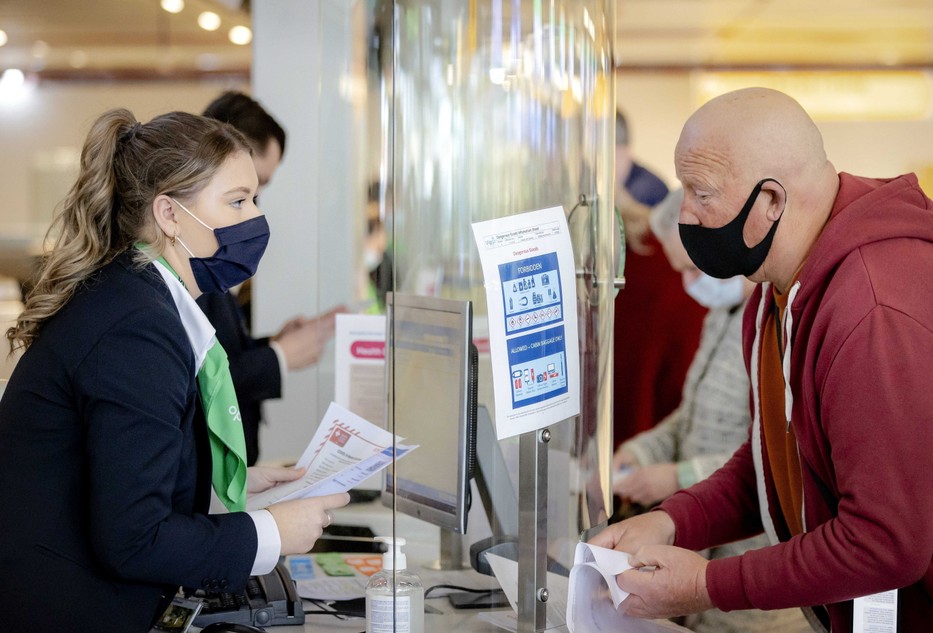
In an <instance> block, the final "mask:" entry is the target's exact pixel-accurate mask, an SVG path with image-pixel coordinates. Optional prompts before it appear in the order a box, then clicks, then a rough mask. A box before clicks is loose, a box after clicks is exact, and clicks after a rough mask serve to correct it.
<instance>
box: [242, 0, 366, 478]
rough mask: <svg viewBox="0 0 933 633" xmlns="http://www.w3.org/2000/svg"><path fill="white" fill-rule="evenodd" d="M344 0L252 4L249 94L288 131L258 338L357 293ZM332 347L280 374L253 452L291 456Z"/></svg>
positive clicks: (356, 175)
mask: <svg viewBox="0 0 933 633" xmlns="http://www.w3.org/2000/svg"><path fill="white" fill-rule="evenodd" d="M359 5H360V3H358V2H347V1H345V0H321V1H320V2H307V1H306V0H253V3H252V11H253V32H254V38H253V95H254V96H255V97H256V98H257V99H258V100H259V101H260V102H262V104H263V105H264V106H265V107H266V108H267V109H268V110H269V111H270V112H271V113H272V114H273V115H274V116H275V117H276V119H278V120H279V121H280V122H281V123H282V125H283V127H285V129H286V131H287V133H288V139H287V141H286V144H287V147H286V150H285V157H284V160H283V162H282V166H281V167H280V168H279V170H278V172H277V173H276V175H275V178H274V179H273V181H272V184H271V185H270V186H269V187H268V189H267V190H266V191H264V192H263V194H262V199H261V204H262V208H263V211H264V212H265V213H266V214H267V216H268V218H269V224H270V226H271V230H272V237H271V240H270V243H269V248H268V250H267V251H266V255H265V256H264V258H263V262H262V265H261V266H260V270H259V274H258V275H257V277H256V281H255V283H254V299H253V316H254V330H255V331H256V332H260V333H262V332H267V333H268V332H274V331H277V329H278V327H279V326H280V325H281V324H282V323H283V322H284V321H285V320H286V319H288V318H290V317H292V316H293V315H296V314H305V315H307V316H311V315H314V314H316V313H318V312H320V311H322V310H325V309H327V308H330V307H332V306H334V305H339V304H341V303H351V302H352V301H353V299H354V296H355V292H356V281H355V279H356V277H355V271H356V253H357V252H358V251H357V249H356V248H355V244H356V243H357V241H358V240H359V239H360V237H361V236H359V235H357V233H358V232H359V231H358V226H359V223H358V222H357V220H356V217H355V216H354V213H353V210H354V209H359V208H360V204H361V200H362V194H363V189H362V185H361V182H362V176H361V173H360V172H361V170H362V167H361V164H362V161H361V160H360V159H359V158H358V157H356V155H355V154H356V152H355V151H354V149H355V148H356V147H357V142H356V140H355V139H356V137H357V134H359V133H361V132H360V131H359V130H358V129H357V128H358V125H357V121H358V114H357V112H356V110H355V109H354V107H353V106H352V103H351V101H350V100H349V98H348V97H349V95H348V92H347V90H346V86H347V80H346V77H349V76H350V75H351V70H352V68H353V58H354V46H353V42H354V40H355V36H354V28H355V26H354V17H353V16H354V14H355V11H356V10H358V9H359ZM332 350H333V346H332V345H331V346H330V347H329V348H328V354H327V355H326V356H325V357H324V358H322V360H321V361H320V362H319V363H318V364H317V365H316V366H314V367H312V368H310V369H306V370H304V371H301V372H295V373H291V374H289V375H288V376H286V378H285V383H284V398H283V399H282V400H278V401H268V402H266V404H265V417H266V419H267V421H268V422H269V424H268V425H266V426H265V427H264V428H263V429H262V430H261V434H260V446H261V454H262V455H261V457H262V459H263V460H264V461H268V460H289V459H297V458H298V457H300V454H301V451H302V450H303V449H304V447H305V446H306V445H307V443H308V442H309V441H310V439H311V437H312V435H313V434H314V431H315V429H316V428H317V425H318V422H319V421H320V419H321V416H322V415H323V414H324V411H325V410H326V409H327V406H328V405H329V404H330V402H331V400H332V399H333V397H334V378H333V351H332Z"/></svg>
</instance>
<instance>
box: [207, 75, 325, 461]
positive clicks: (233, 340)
mask: <svg viewBox="0 0 933 633" xmlns="http://www.w3.org/2000/svg"><path fill="white" fill-rule="evenodd" d="M204 116H207V117H211V118H213V119H217V120H219V121H223V122H224V123H229V124H230V125H232V126H233V127H235V128H236V129H237V130H239V131H240V132H241V133H242V134H243V135H244V136H245V137H246V139H247V140H248V141H249V142H250V143H251V144H252V146H253V164H254V165H255V167H256V175H257V176H258V177H259V190H260V191H262V189H263V187H265V186H266V185H267V184H268V183H269V181H270V180H271V179H272V176H273V174H274V173H275V170H276V169H277V168H278V166H279V164H280V163H281V161H282V156H283V155H284V153H285V130H284V129H283V128H282V126H281V125H279V123H278V122H277V121H276V120H275V119H274V118H273V117H272V116H271V115H270V114H269V113H268V112H266V110H265V109H263V107H262V106H261V105H260V104H259V103H257V102H256V101H255V100H254V99H252V98H250V97H249V96H247V95H245V94H243V93H240V92H225V93H223V94H222V95H220V96H219V97H217V98H216V99H215V100H214V101H212V102H211V103H210V105H208V106H207V109H206V110H205V111H204ZM249 294H250V293H249V286H248V282H247V284H244V285H243V288H241V290H240V292H239V297H238V296H235V295H234V294H232V293H230V292H225V293H222V294H220V293H205V294H203V295H201V297H200V298H198V305H199V306H200V307H201V309H202V310H203V311H204V314H206V315H207V318H208V320H209V321H210V322H211V325H213V326H214V329H215V330H216V331H217V340H219V341H220V344H221V345H222V346H223V348H224V350H225V351H226V352H227V357H228V358H229V360H230V374H231V375H232V376H233V384H234V387H235V388H236V393H237V399H238V401H239V403H240V413H241V415H242V418H243V432H244V434H245V436H246V463H247V464H249V465H250V466H252V465H253V464H255V463H256V460H257V459H258V457H259V425H260V423H261V422H262V403H263V401H264V400H269V399H273V398H281V397H282V378H283V376H284V375H285V373H286V372H288V371H289V370H298V369H304V368H305V367H308V366H310V365H312V364H314V363H316V362H317V360H318V357H319V356H320V354H321V352H322V351H323V348H324V345H325V344H326V343H327V341H328V340H329V339H330V338H331V337H332V336H333V334H334V317H335V315H336V314H337V313H338V312H341V311H342V308H337V309H334V310H331V311H329V312H326V313H324V314H322V315H319V316H318V317H316V318H311V319H308V318H305V317H301V316H299V317H296V318H294V319H292V320H291V321H289V322H288V323H286V324H285V325H284V326H283V327H282V329H281V330H280V331H279V333H278V334H276V335H275V336H272V337H264V338H253V336H252V334H251V333H250V308H249Z"/></svg>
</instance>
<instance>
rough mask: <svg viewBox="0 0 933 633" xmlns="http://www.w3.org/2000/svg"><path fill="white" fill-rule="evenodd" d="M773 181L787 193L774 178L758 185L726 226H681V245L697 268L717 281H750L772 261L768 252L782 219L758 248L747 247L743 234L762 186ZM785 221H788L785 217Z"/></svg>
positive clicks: (774, 225)
mask: <svg viewBox="0 0 933 633" xmlns="http://www.w3.org/2000/svg"><path fill="white" fill-rule="evenodd" d="M769 181H770V182H774V183H777V184H778V186H779V187H780V188H781V189H784V185H782V184H781V183H780V182H778V181H777V180H775V179H774V178H764V179H762V180H760V181H758V184H757V185H755V188H754V189H752V193H751V195H750V196H748V200H746V201H745V205H744V206H743V207H742V210H741V211H739V214H738V215H737V216H735V219H733V220H732V221H731V222H729V223H728V224H726V225H725V226H720V227H719V228H715V229H711V228H708V227H705V226H700V225H699V224H679V225H678V227H679V228H680V241H681V242H682V243H683V245H684V250H686V251H687V255H689V256H690V259H691V260H693V263H694V264H695V265H696V267H697V268H699V269H700V270H702V271H703V272H704V273H706V274H707V275H709V276H710V277H716V278H717V279H729V278H730V277H737V276H739V275H742V276H743V277H748V276H749V275H751V274H753V273H754V272H755V271H756V270H758V269H759V268H761V265H762V264H763V263H764V261H765V258H767V257H768V251H769V250H771V242H772V241H773V240H774V233H775V232H776V231H777V227H778V224H779V223H780V222H781V218H778V219H777V220H775V221H774V224H772V225H771V230H769V231H768V234H767V235H765V237H764V239H763V240H761V241H760V242H759V243H758V244H756V245H755V246H751V247H749V246H746V245H745V238H744V237H743V235H742V233H743V232H744V230H745V222H746V221H747V220H748V214H749V213H751V211H752V207H753V206H754V205H755V201H756V200H758V194H760V193H761V187H762V185H764V184H765V183H766V182H769ZM781 217H784V215H783V213H782V214H781Z"/></svg>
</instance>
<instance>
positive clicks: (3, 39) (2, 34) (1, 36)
mask: <svg viewBox="0 0 933 633" xmlns="http://www.w3.org/2000/svg"><path fill="white" fill-rule="evenodd" d="M8 41H9V38H8V37H7V36H6V31H4V30H2V29H0V46H3V45H4V44H6V43H7V42H8Z"/></svg>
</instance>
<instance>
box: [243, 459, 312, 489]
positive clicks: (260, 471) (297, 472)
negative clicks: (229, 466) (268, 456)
mask: <svg viewBox="0 0 933 633" xmlns="http://www.w3.org/2000/svg"><path fill="white" fill-rule="evenodd" d="M305 470H307V469H305V468H286V467H280V466H250V467H249V468H247V469H246V492H248V493H250V494H255V493H257V492H264V491H266V490H268V489H269V488H271V487H272V486H275V485H277V484H280V483H282V482H285V481H295V480H296V479H298V478H299V477H301V476H302V475H304V474H305Z"/></svg>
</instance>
